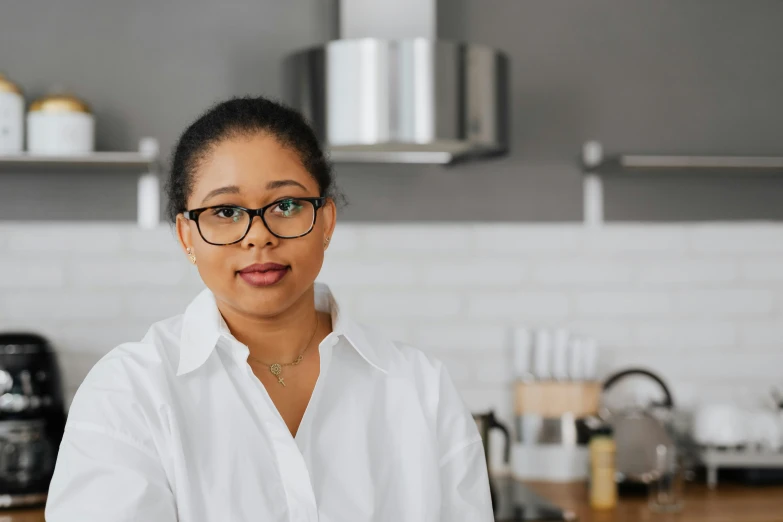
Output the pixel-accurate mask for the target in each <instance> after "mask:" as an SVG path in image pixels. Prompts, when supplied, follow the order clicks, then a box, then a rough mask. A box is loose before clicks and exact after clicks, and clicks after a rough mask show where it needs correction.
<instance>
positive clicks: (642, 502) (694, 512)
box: [0, 482, 783, 522]
mask: <svg viewBox="0 0 783 522" xmlns="http://www.w3.org/2000/svg"><path fill="white" fill-rule="evenodd" d="M525 484H526V485H527V486H530V488H531V489H533V490H534V491H535V492H536V493H538V494H539V495H542V496H544V497H546V498H547V499H548V500H550V501H551V502H553V503H554V504H557V505H558V506H560V507H561V508H565V509H568V510H570V511H573V512H574V513H576V514H577V516H578V517H579V522H783V486H774V487H754V488H751V487H743V486H735V485H731V484H725V485H724V484H721V485H720V486H718V488H717V489H716V490H709V489H707V487H706V486H704V485H701V484H698V485H696V484H686V490H685V507H684V508H683V510H682V511H680V512H679V513H675V514H657V513H652V512H651V511H650V510H649V509H648V508H647V497H644V496H641V497H621V498H620V502H619V504H618V506H617V508H616V509H614V510H610V511H594V510H592V509H590V507H589V505H588V500H587V487H586V486H585V484H584V483H582V482H576V483H569V484H552V483H544V482H525ZM0 522H44V510H43V509H32V510H8V511H5V510H0Z"/></svg>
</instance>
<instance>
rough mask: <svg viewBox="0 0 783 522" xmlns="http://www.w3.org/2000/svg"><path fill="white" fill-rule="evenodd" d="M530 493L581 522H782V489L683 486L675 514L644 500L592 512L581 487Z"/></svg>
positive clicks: (534, 485) (624, 500)
mask: <svg viewBox="0 0 783 522" xmlns="http://www.w3.org/2000/svg"><path fill="white" fill-rule="evenodd" d="M525 484H526V485H527V486H528V487H530V488H531V489H532V490H533V491H535V492H536V493H538V494H539V495H541V496H543V497H545V498H546V499H547V500H550V501H551V502H552V503H553V504H556V505H558V506H560V507H561V508H563V509H565V510H568V511H572V512H574V513H576V515H577V516H578V517H579V518H578V520H579V521H580V522H637V521H638V522H658V521H660V522H664V521H665V522H783V486H775V487H743V486H737V485H732V484H726V485H724V484H721V485H720V486H719V487H718V488H717V489H715V490H710V489H707V487H706V486H705V485H702V484H686V489H685V507H684V508H683V509H682V511H680V512H679V513H675V514H657V513H653V512H651V511H650V510H649V509H648V508H647V497H646V496H641V497H621V498H620V502H619V504H618V506H617V508H616V509H614V510H611V511H593V510H592V509H590V507H589V503H588V497H587V487H586V486H585V484H584V483H581V482H579V483H569V484H552V483H541V482H525Z"/></svg>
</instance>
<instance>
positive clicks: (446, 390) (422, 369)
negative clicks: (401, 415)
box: [361, 327, 480, 448]
mask: <svg viewBox="0 0 783 522" xmlns="http://www.w3.org/2000/svg"><path fill="white" fill-rule="evenodd" d="M361 328H362V329H363V330H364V332H365V335H366V338H367V339H368V340H369V341H370V342H371V343H372V345H373V348H374V349H375V350H376V354H377V356H378V358H379V360H380V361H381V364H383V365H385V369H386V370H387V373H388V375H389V377H390V378H392V379H404V380H407V381H409V382H410V383H411V384H412V385H413V386H414V387H415V389H416V392H417V395H418V397H419V402H420V403H421V405H422V408H423V410H424V412H425V414H426V415H427V417H428V418H429V419H430V421H431V423H432V425H433V427H434V429H435V430H436V432H437V437H438V440H439V441H440V443H441V445H442V446H443V447H445V448H451V447H454V446H458V445H460V444H464V443H465V442H475V441H477V440H480V438H479V435H478V429H477V427H476V423H475V421H474V420H473V416H472V415H471V413H470V411H469V410H468V408H467V406H466V405H465V403H464V401H463V399H462V396H461V394H460V392H459V390H458V389H457V387H456V385H455V384H454V381H453V380H452V379H451V376H450V375H449V372H448V370H447V368H446V367H445V366H444V364H443V363H442V362H441V361H440V360H439V359H438V358H436V357H433V356H432V355H430V354H427V353H426V352H424V351H422V350H420V349H419V348H416V347H414V346H412V345H410V344H408V343H405V342H400V341H392V340H391V339H389V338H388V337H386V336H385V335H384V334H382V333H380V332H377V331H375V330H372V329H370V328H367V327H361Z"/></svg>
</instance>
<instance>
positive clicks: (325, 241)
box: [324, 237, 332, 247]
mask: <svg viewBox="0 0 783 522" xmlns="http://www.w3.org/2000/svg"><path fill="white" fill-rule="evenodd" d="M331 240H332V238H330V237H327V238H326V239H325V240H324V247H326V246H328V245H329V241H331Z"/></svg>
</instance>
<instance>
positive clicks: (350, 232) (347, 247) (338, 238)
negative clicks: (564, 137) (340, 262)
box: [326, 222, 359, 258]
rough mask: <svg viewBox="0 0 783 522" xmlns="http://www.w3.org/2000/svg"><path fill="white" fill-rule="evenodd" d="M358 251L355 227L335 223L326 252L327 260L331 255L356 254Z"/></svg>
mask: <svg viewBox="0 0 783 522" xmlns="http://www.w3.org/2000/svg"><path fill="white" fill-rule="evenodd" d="M358 249H359V230H358V228H357V227H356V226H355V225H352V224H350V225H349V224H344V223H339V222H338V223H337V226H336V227H335V229H334V234H333V235H332V240H331V242H330V243H329V248H328V249H327V251H326V256H327V258H328V257H329V256H330V255H332V254H344V253H347V252H356V251H357V250H358Z"/></svg>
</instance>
